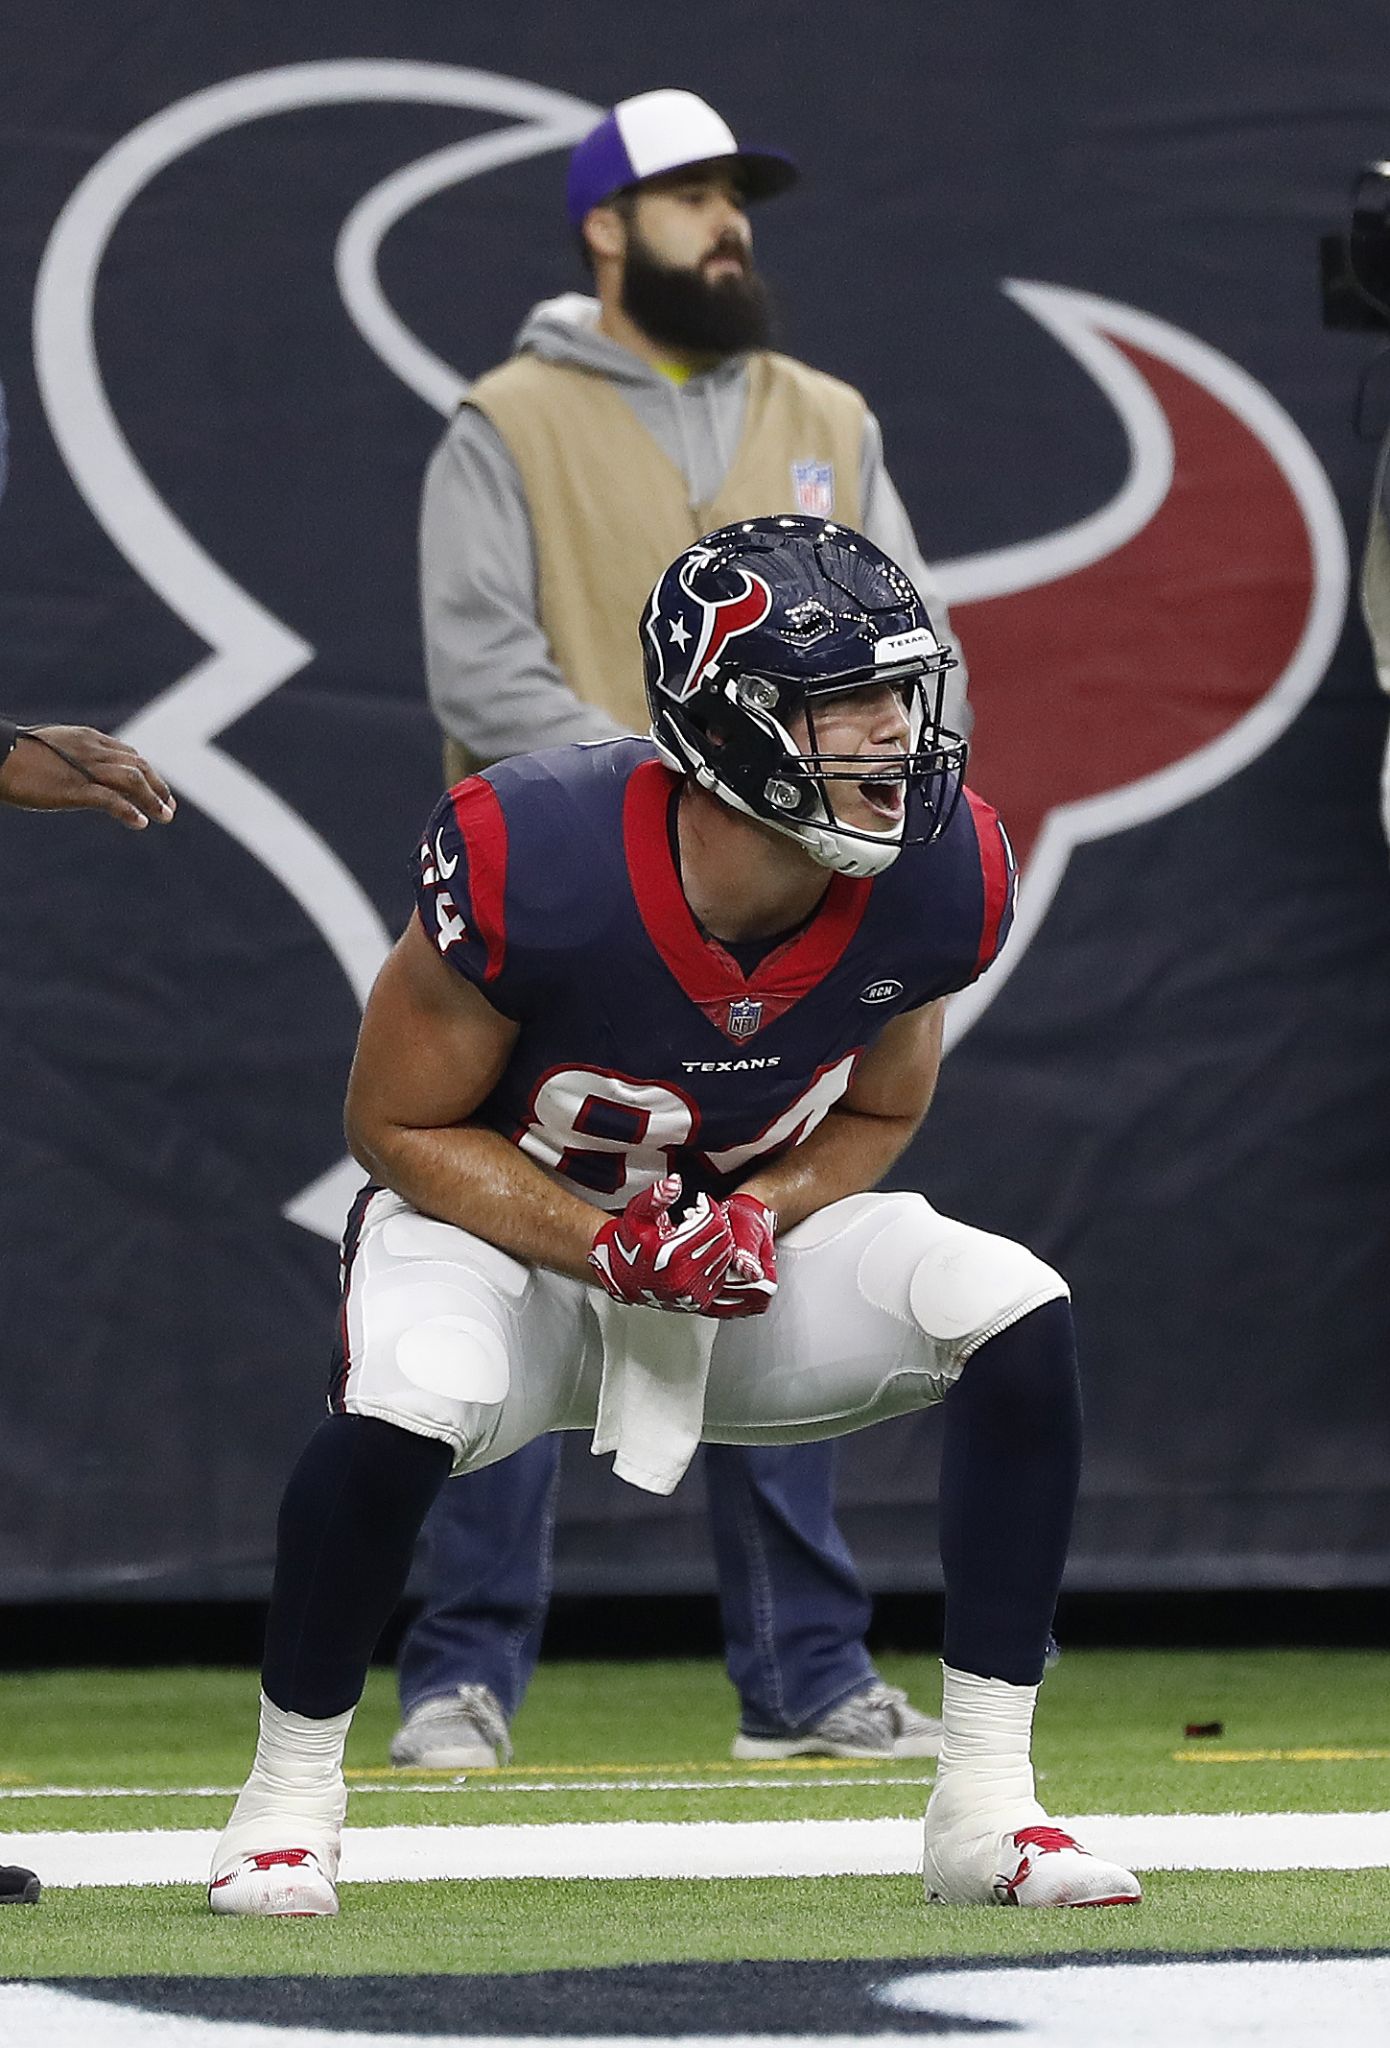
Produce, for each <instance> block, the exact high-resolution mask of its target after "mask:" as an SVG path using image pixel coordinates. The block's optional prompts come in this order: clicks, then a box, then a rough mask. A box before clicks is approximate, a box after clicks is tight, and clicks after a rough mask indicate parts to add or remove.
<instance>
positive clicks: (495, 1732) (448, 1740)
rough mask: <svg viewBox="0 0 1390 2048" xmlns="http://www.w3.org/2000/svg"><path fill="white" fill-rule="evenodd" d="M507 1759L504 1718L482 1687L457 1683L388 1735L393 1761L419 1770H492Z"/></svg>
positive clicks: (508, 1740) (498, 1703)
mask: <svg viewBox="0 0 1390 2048" xmlns="http://www.w3.org/2000/svg"><path fill="white" fill-rule="evenodd" d="M511 1760H512V1741H511V1737H510V1735H509V1734H508V1733H507V1717H506V1715H505V1714H504V1713H503V1712H502V1702H501V1701H500V1700H499V1699H498V1697H497V1695H496V1693H495V1692H493V1691H492V1690H491V1688H490V1687H488V1686H486V1685H456V1686H455V1687H454V1689H453V1691H452V1692H442V1693H436V1694H434V1695H433V1697H432V1698H430V1699H427V1700H421V1702H420V1704H419V1706H418V1707H413V1708H412V1709H411V1711H410V1713H409V1714H407V1715H406V1718H405V1720H404V1721H403V1722H402V1723H401V1725H400V1727H399V1728H398V1729H397V1730H396V1732H395V1734H394V1735H393V1736H392V1738H391V1761H392V1763H393V1764H413V1765H414V1767H415V1768H416V1770H420V1771H495V1770H496V1769H497V1767H498V1765H499V1764H509V1763H510V1762H511Z"/></svg>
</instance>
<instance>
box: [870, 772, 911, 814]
mask: <svg viewBox="0 0 1390 2048" xmlns="http://www.w3.org/2000/svg"><path fill="white" fill-rule="evenodd" d="M859 794H860V795H861V796H862V797H863V799H864V801H865V803H866V804H867V805H868V806H869V809H870V810H871V811H874V812H876V813H877V814H878V816H879V817H880V818H882V819H883V821H884V823H885V824H888V825H897V824H900V823H901V822H902V817H903V812H904V810H905V808H906V803H905V791H904V787H903V783H902V779H901V776H900V774H899V772H898V771H897V770H896V769H894V770H893V771H891V773H890V774H889V775H886V776H884V775H871V776H869V777H867V778H866V779H865V780H864V781H863V782H861V783H860V785H859Z"/></svg>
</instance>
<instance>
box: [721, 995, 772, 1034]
mask: <svg viewBox="0 0 1390 2048" xmlns="http://www.w3.org/2000/svg"><path fill="white" fill-rule="evenodd" d="M762 1021H763V1006H762V1004H761V1003H755V1002H754V1001H753V999H752V997H751V996H740V998H739V1000H738V1001H737V1002H736V1003H730V1005H729V1022H728V1024H727V1026H726V1027H725V1028H726V1029H727V1031H728V1033H729V1036H730V1038H751V1037H752V1036H753V1033H754V1032H755V1031H756V1030H757V1028H758V1026H759V1025H760V1024H761V1023H762Z"/></svg>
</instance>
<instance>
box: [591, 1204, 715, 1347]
mask: <svg viewBox="0 0 1390 2048" xmlns="http://www.w3.org/2000/svg"><path fill="white" fill-rule="evenodd" d="M680 1191H681V1179H680V1175H679V1174H678V1173H670V1174H667V1175H666V1176H665V1178H664V1179H662V1180H658V1181H653V1182H652V1185H651V1186H650V1187H649V1188H644V1189H643V1190H642V1192H641V1194H640V1195H634V1196H633V1198H632V1200H631V1201H630V1202H629V1203H628V1205H627V1207H626V1208H625V1209H624V1210H623V1213H622V1215H621V1216H610V1217H609V1219H608V1221H607V1222H606V1223H605V1224H604V1225H603V1226H602V1228H601V1229H600V1230H599V1231H598V1233H597V1235H596V1236H595V1238H594V1242H593V1248H592V1249H591V1251H590V1253H589V1264H590V1265H591V1266H592V1267H593V1269H594V1271H595V1273H596V1274H597V1275H598V1278H599V1280H600V1282H601V1283H602V1285H603V1287H604V1288H605V1289H606V1290H607V1292H608V1293H609V1294H611V1295H612V1297H613V1299H614V1300H615V1301H626V1302H635V1303H640V1304H641V1305H642V1306H644V1307H646V1308H665V1309H674V1310H677V1311H679V1312H681V1313H683V1314H686V1315H703V1314H705V1312H706V1311H707V1310H708V1308H709V1306H710V1303H711V1302H712V1301H713V1299H714V1297H715V1295H716V1294H717V1293H718V1291H719V1285H720V1282H721V1281H722V1280H723V1278H724V1275H725V1273H726V1272H727V1270H728V1266H729V1261H730V1260H731V1259H732V1257H733V1255H734V1239H733V1234H732V1232H731V1231H730V1228H729V1224H728V1220H727V1218H726V1217H725V1214H724V1210H723V1208H722V1206H721V1205H720V1204H719V1203H717V1202H711V1201H710V1199H709V1197H708V1195H701V1196H699V1197H698V1199H697V1200H696V1201H695V1202H694V1203H692V1205H691V1207H690V1208H689V1209H688V1210H687V1211H686V1213H685V1215H684V1216H683V1217H682V1219H681V1221H680V1222H679V1223H673V1222H672V1221H671V1215H670V1209H671V1204H672V1203H673V1202H674V1201H675V1200H676V1199H677V1197H678V1196H679V1194H680Z"/></svg>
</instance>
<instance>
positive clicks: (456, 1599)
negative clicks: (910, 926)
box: [391, 90, 968, 1770]
mask: <svg viewBox="0 0 1390 2048" xmlns="http://www.w3.org/2000/svg"><path fill="white" fill-rule="evenodd" d="M796 176H797V173H796V168H795V166H794V165H793V164H792V163H791V161H790V160H789V159H788V158H787V157H785V156H782V155H780V154H776V153H773V152H768V151H753V150H747V149H741V148H740V147H739V146H738V144H737V143H736V142H735V139H734V136H733V134H732V132H731V131H730V129H729V127H728V126H727V124H726V123H725V122H724V121H723V120H722V119H721V118H720V116H719V115H718V114H717V113H716V112H715V111H714V109H713V108H712V107H709V106H707V105H706V103H705V102H704V101H703V100H701V99H698V98H697V97H696V96H695V95H694V94H693V93H689V92H679V91H674V90H662V91H658V92H647V93H641V94H639V95H638V96H637V97H636V98H633V99H629V100H624V101H622V102H621V103H620V104H619V105H618V106H616V107H614V108H613V109H612V111H611V112H610V113H609V114H608V115H606V116H605V118H604V119H603V120H602V121H601V122H599V124H598V126H597V127H596V128H595V129H594V130H593V131H592V133H591V134H589V135H588V136H586V137H585V139H584V140H583V141H582V142H581V143H580V144H579V145H578V147H577V148H576V150H575V151H574V154H573V157H572V159H571V163H570V171H569V195H568V196H569V216H570V222H571V226H572V227H573V229H574V231H575V233H576V234H577V236H578V238H579V243H580V248H581V251H582V254H583V258H584V261H585V263H586V264H587V266H588V269H589V271H590V274H591V276H592V279H593V284H594V291H595V296H594V297H592V298H591V297H586V296H583V295H581V294H578V293H571V294H569V295H567V296H566V297H563V298H559V299H552V300H550V301H548V302H546V303H544V304H542V305H539V306H537V307H536V308H535V309H534V310H533V312H532V313H531V315H530V316H529V318H528V319H527V320H526V322H525V324H524V325H523V327H522V329H521V332H520V334H519V335H518V337H517V343H516V353H515V354H514V355H513V357H512V358H511V360H510V361H509V362H507V363H505V364H503V365H502V366H501V367H500V368H499V369H496V370H493V371H491V372H490V373H489V374H488V375H486V376H484V377H483V378H481V379H480V380H479V381H478V383H477V384H475V385H474V387H473V389H472V390H471V392H470V393H469V396H468V400H467V402H466V403H465V404H464V405H463V406H462V407H461V408H460V410H459V413H458V415H457V417H456V419H455V420H454V422H453V424H452V425H451V426H450V428H449V430H448V433H447V434H446V435H445V437H444V440H443V442H442V443H441V445H440V448H439V450H438V452H437V454H436V455H435V458H434V460H433V463H432V464H431V467H430V471H429V475H428V479H427V482H426V486H425V495H424V511H423V521H422V531H421V592H422V602H423V611H424V626H425V647H426V655H427V664H428V676H429V688H430V696H431V700H432V702H433V705H434V709H435V712H436V715H437V716H438V718H439V721H440V724H441V726H442V727H443V731H444V735H445V766H446V780H447V781H448V782H449V783H451V784H452V783H455V782H457V781H459V780H460V779H461V778H462V777H463V776H465V775H466V774H468V773H469V772H470V770H471V769H472V768H474V767H476V766H477V765H479V764H488V765H491V764H493V763H496V762H497V761H500V760H502V759H504V758H506V757H508V756H512V755H517V754H524V753H528V752H531V751H534V750H536V749H540V748H549V747H556V746H561V745H565V744H568V743H571V742H574V741H593V740H605V739H611V738H614V737H615V736H617V735H620V734H623V733H631V732H639V733H640V732H645V731H646V729H647V725H648V718H649V714H648V707H647V703H646V699H645V696H644V688H643V677H642V664H641V651H640V648H639V645H638V642H637V638H636V636H635V634H634V633H633V630H632V622H633V620H634V619H635V618H637V616H638V615H639V613H640V611H641V609H642V605H643V602H644V600H645V598H646V596H647V593H648V592H649V590H650V589H651V587H652V585H653V584H654V583H655V581H656V579H657V577H658V576H659V575H660V574H661V571H662V570H663V569H664V568H665V566H666V564H667V563H668V562H669V561H671V560H672V559H673V558H674V557H675V556H677V555H679V554H680V553H681V551H682V550H683V549H685V548H687V547H688V546H689V545H690V543H691V542H692V541H694V540H696V539H697V538H698V537H699V536H700V535H701V534H703V533H706V532H708V531H710V530H711V529H713V528H716V527H719V526H722V525H725V524H726V523H728V522H731V521H734V520H740V519H746V518H752V517H757V516H759V515H767V514H802V515H806V516H811V517H816V518H821V519H829V518H832V517H833V518H834V519H836V520H837V521H840V522H842V523H844V524H847V525H849V526H852V527H857V528H859V529H861V530H862V531H863V532H864V533H865V534H866V535H867V536H868V537H869V538H870V539H871V540H872V541H874V542H876V543H877V545H878V546H880V547H881V548H882V549H883V550H884V551H885V553H886V554H888V555H889V556H890V557H891V558H892V559H893V560H894V561H896V562H897V563H899V564H900V565H901V566H902V568H903V569H905V570H906V572H907V574H908V577H909V579H910V580H911V582H912V583H913V584H914V585H915V587H916V588H917V589H918V590H919V591H920V592H922V593H924V594H925V596H926V598H927V600H928V603H929V605H930V609H931V614H932V618H933V621H934V624H935V626H936V628H937V630H938V632H939V633H940V634H942V635H943V636H945V634H946V633H947V632H948V630H949V622H948V621H947V619H946V615H945V610H944V608H943V607H942V606H941V605H940V603H939V602H938V601H937V599H936V598H935V596H934V594H933V590H932V583H931V578H930V574H929V572H928V570H927V567H926V564H925V563H924V562H923V560H922V557H921V553H920V550H919V549H918V546H917V543H916V540H915V539H914V537H913V533H912V528H911V525H910V524H909V521H908V518H907V514H906V512H905V511H904V509H903V505H902V501H901V499H900V498H899V497H898V494H897V492H896V491H895V490H894V488H893V485H892V482H891V481H890V479H889V476H888V473H887V471H886V470H885V468H884V464H883V449H882V441H881V437H880V434H879V429H878V423H877V421H876V420H875V419H874V417H873V415H872V413H871V412H870V411H869V409H868V407H867V405H866V404H865V402H864V400H863V399H862V398H861V397H860V395H859V393H858V392H857V391H853V390H851V389H850V387H849V386H848V385H846V384H842V383H839V382H838V381H837V380H836V379H834V378H832V377H828V376H825V375H823V374H822V373H821V372H820V371H817V370H812V369H809V368H808V367H807V366H806V365H805V364H803V363H799V362H796V361H794V360H793V359H792V358H790V357H788V356H785V355H780V354H775V353H773V352H771V351H770V350H769V348H768V346H767V343H768V340H769V334H770V328H771V311H770V302H769V294H768V290H767V287H766V285H765V284H764V282H763V280H762V278H761V277H760V276H759V274H758V272H757V270H756V269H755V267H754V264H753V257H752V234H751V230H750V227H749V221H748V211H747V209H748V206H749V204H750V203H751V202H753V201H756V200H761V199H766V198H770V197H772V196H774V195H775V194H777V193H780V192H783V191H785V190H786V189H787V188H788V187H790V186H791V185H792V184H793V183H794V182H795V180H796ZM962 677H963V669H962V668H961V667H960V665H959V663H957V666H956V667H955V668H953V669H952V670H951V672H950V675H949V678H948V682H947V689H948V698H947V703H946V707H945V718H946V722H947V724H948V725H949V726H950V727H951V728H952V729H953V730H955V731H957V732H962V733H963V732H965V731H966V730H967V729H968V718H967V715H966V713H965V705H964V685H963V681H962V680H961V678H962ZM834 1457H835V1448H834V1445H833V1444H829V1443H826V1444H809V1445H779V1446H776V1447H772V1446H758V1447H754V1446H744V1445H715V1446H711V1447H709V1448H708V1449H707V1450H706V1452H705V1478H706V1482H707V1491H708V1496H709V1508H710V1525H711V1535H712V1539H713V1546H714V1555H715V1564H716V1569H717V1577H718V1584H719V1594H720V1609H721V1620H722V1623H723V1629H724V1638H725V1646H726V1656H727V1661H728V1668H729V1675H730V1678H731V1679H732V1681H733V1684H734V1688H735V1691H736V1692H737V1694H738V1697H739V1704H740V1723H739V1728H738V1731H737V1734H736V1735H735V1738H734V1744H733V1754H734V1755H735V1757H738V1758H742V1759H749V1760H756V1759H774V1758H782V1757H790V1756H801V1755H820V1756H837V1757H862V1758H869V1757H889V1756H895V1755H896V1756H927V1755H934V1754H935V1753H936V1750H937V1748H938V1746H939V1741H940V1724H939V1723H938V1722H936V1721H935V1720H933V1719H931V1718H929V1717H928V1716H926V1715H924V1714H921V1713H919V1712H917V1710H916V1709H915V1708H914V1707H913V1706H912V1705H911V1704H910V1703H909V1702H908V1700H907V1699H906V1698H905V1697H904V1695H903V1694H902V1693H901V1692H900V1691H899V1690H897V1689H896V1688H893V1687H889V1686H886V1685H884V1684H883V1683H882V1681H881V1680H880V1679H879V1677H878V1674H877V1672H876V1671H875V1669H874V1667H873V1664H872V1663H871V1661H870V1658H869V1654H868V1651H867V1649H866V1648H865V1645H864V1632H865V1629H866V1627H867V1625H868V1621H869V1614H870V1608H869V1601H868V1598H867V1595H866V1593H865V1591H864V1588H863V1585H862V1583H861V1581H860V1579H859V1575H858V1572H857V1570H856V1568H855V1565H854V1561H853V1559H852V1557H851V1556H850V1553H849V1550H848V1549H847V1547H846V1545H845V1542H844V1539H843V1537H842V1536H841V1534H840V1531H839V1529H838V1527H837V1526H836V1522H835V1516H834V1507H833V1464H834ZM558 1471H559V1439H558V1438H557V1437H554V1436H541V1437H538V1438H537V1439H536V1440H535V1441H534V1442H533V1443H531V1444H529V1445H528V1446H527V1447H526V1448H525V1449H524V1450H523V1451H521V1452H520V1453H518V1455H517V1456H516V1457H514V1458H511V1459H508V1460H507V1461H506V1463H505V1464H502V1465H498V1466H494V1467H491V1468H489V1469H488V1470H486V1471H484V1472H480V1473H478V1474H477V1475H475V1476H470V1477H468V1478H464V1479H461V1480H459V1481H458V1482H456V1483H455V1484H453V1485H451V1486H448V1487H446V1488H445V1489H444V1492H443V1494H442V1495H441V1498H440V1500H439V1503H438V1505H437V1506H436V1508H435V1510H434V1512H433V1514H432V1516H431V1519H430V1522H429V1525H428V1530H427V1546H428V1547H427V1566H426V1573H427V1576H426V1584H425V1589H424V1591H425V1601H424V1609H423V1612H422V1613H421V1615H420V1617H419V1620H418V1621H417V1623H416V1624H415V1626H414V1628H413V1629H412V1630H411V1632H410V1633H409V1635H408V1636H407V1638H406V1641H405V1644H404V1648H403V1651H402V1656H401V1673H400V1676H401V1706H402V1713H403V1725H402V1727H401V1729H400V1731H399V1733H398V1734H397V1736H396V1739H395V1741H394V1743H393V1744H392V1750H391V1754H392V1758H393V1760H394V1761H395V1762H396V1763H398V1764H408V1765H416V1766H423V1767H426V1768H432V1769H444V1770H448V1769H470V1768H472V1769H476V1768H479V1767H486V1766H488V1765H493V1764H498V1763H504V1762H506V1761H508V1760H509V1759H510V1756H511V1743H510V1723H511V1721H512V1718H513V1716H514V1715H515V1713H516V1710H517V1708H518V1707H519V1705H520V1704H521V1700H522V1697H523V1695H524V1693H525V1690H526V1686H527V1683H528V1681H529V1679H530V1676H531V1672H532V1670H533V1668H534V1665H535V1661H536V1656H537V1652H538V1649H539V1644H540V1635H541V1628H542V1625H543V1622H544V1619H545V1613H546V1607H547V1604H548V1599H549V1591H550V1575H551V1567H550V1550H551V1532H552V1528H553V1521H554V1497H555V1487H556V1481H557V1477H558Z"/></svg>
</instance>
